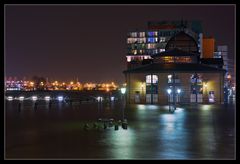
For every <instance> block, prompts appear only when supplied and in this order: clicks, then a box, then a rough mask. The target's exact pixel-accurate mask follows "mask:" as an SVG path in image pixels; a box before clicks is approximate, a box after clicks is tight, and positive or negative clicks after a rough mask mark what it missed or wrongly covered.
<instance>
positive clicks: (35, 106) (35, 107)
mask: <svg viewBox="0 0 240 164" xmlns="http://www.w3.org/2000/svg"><path fill="white" fill-rule="evenodd" d="M37 105H38V104H37V102H35V104H34V109H35V110H37Z"/></svg>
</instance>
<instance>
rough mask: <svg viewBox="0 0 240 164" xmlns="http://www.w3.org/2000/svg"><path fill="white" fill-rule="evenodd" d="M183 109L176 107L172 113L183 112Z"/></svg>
mask: <svg viewBox="0 0 240 164" xmlns="http://www.w3.org/2000/svg"><path fill="white" fill-rule="evenodd" d="M183 110H184V109H183V108H177V109H176V110H175V112H174V113H181V112H183Z"/></svg>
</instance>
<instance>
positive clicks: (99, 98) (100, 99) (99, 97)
mask: <svg viewBox="0 0 240 164" xmlns="http://www.w3.org/2000/svg"><path fill="white" fill-rule="evenodd" d="M102 100H103V97H101V96H98V97H97V101H102ZM110 100H111V101H114V100H115V97H113V96H112V97H110Z"/></svg>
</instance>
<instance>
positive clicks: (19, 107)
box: [18, 103, 21, 112]
mask: <svg viewBox="0 0 240 164" xmlns="http://www.w3.org/2000/svg"><path fill="white" fill-rule="evenodd" d="M18 111H19V112H21V103H18Z"/></svg>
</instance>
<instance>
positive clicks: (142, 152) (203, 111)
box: [5, 101, 235, 159]
mask: <svg viewBox="0 0 240 164" xmlns="http://www.w3.org/2000/svg"><path fill="white" fill-rule="evenodd" d="M5 105H6V110H5V116H6V120H5V121H6V157H7V158H88V159H89V158H90V159H92V158H94V159H95V158H107V159H143V158H144V159H215V158H221V159H222V158H234V145H235V144H234V136H235V135H234V131H235V130H234V112H233V111H234V110H233V109H232V107H229V109H225V107H224V106H214V105H199V106H181V107H178V108H177V110H176V111H175V113H173V114H171V113H169V112H168V106H158V105H128V106H127V107H126V109H125V118H127V119H128V129H127V130H124V129H122V127H121V126H119V130H114V127H108V128H107V129H105V130H104V129H103V124H100V126H101V128H99V129H92V130H88V131H84V128H83V127H84V124H85V123H89V125H90V126H91V127H92V126H93V122H95V121H97V120H98V119H99V118H113V119H114V120H116V121H118V120H121V119H122V114H123V112H122V109H123V104H121V102H114V103H102V104H101V103H93V104H80V103H78V102H75V103H73V104H72V105H70V104H66V103H63V102H54V103H53V104H52V106H51V108H50V109H49V105H48V104H47V103H46V102H45V101H39V102H38V106H37V109H36V110H34V103H33V102H32V101H24V102H23V104H22V106H21V111H20V112H19V110H18V101H9V102H6V104H5ZM223 118H224V119H223ZM223 120H224V121H223Z"/></svg>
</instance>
